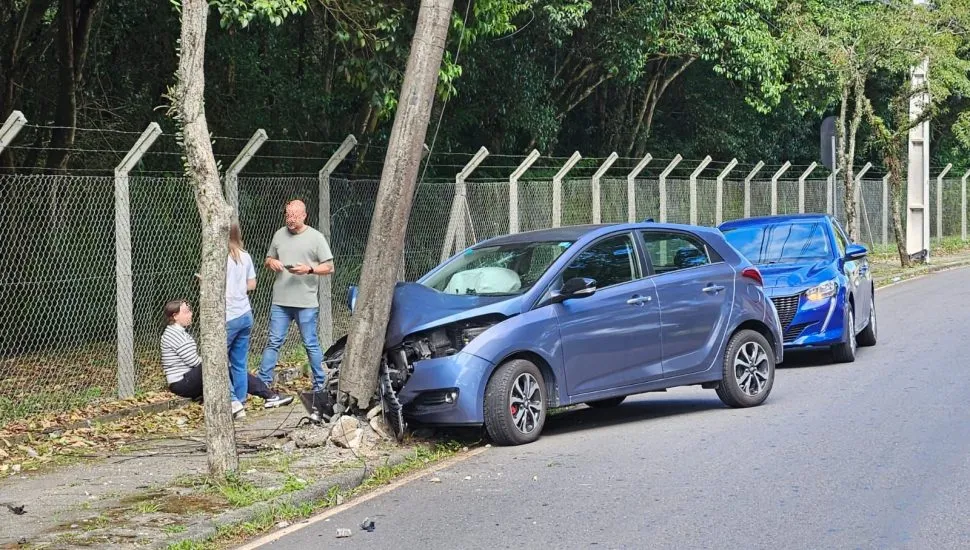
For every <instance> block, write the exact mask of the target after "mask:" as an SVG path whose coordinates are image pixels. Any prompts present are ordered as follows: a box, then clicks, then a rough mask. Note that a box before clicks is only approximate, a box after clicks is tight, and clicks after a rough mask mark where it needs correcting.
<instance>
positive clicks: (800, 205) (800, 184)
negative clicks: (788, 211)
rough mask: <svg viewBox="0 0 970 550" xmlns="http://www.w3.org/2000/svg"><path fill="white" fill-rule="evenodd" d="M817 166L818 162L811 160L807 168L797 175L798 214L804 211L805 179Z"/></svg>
mask: <svg viewBox="0 0 970 550" xmlns="http://www.w3.org/2000/svg"><path fill="white" fill-rule="evenodd" d="M817 166H818V163H817V162H813V163H812V164H810V165H809V166H808V169H807V170H805V171H804V172H802V175H801V176H798V213H799V214H804V213H805V180H807V179H808V176H809V175H811V173H812V172H814V171H815V168H816V167H817Z"/></svg>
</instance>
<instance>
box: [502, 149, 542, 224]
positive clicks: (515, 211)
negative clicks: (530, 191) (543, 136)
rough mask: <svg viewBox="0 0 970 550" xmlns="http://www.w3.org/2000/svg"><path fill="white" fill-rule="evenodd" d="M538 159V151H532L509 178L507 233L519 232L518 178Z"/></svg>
mask: <svg viewBox="0 0 970 550" xmlns="http://www.w3.org/2000/svg"><path fill="white" fill-rule="evenodd" d="M538 158H539V151H536V150H535V149H533V150H532V152H531V153H529V156H527V157H525V160H523V161H522V164H520V165H519V167H518V168H516V169H515V171H514V172H512V175H510V176H509V233H518V232H519V178H521V177H522V174H524V173H525V171H526V170H528V169H529V167H531V166H532V164H533V163H535V161H536V159H538Z"/></svg>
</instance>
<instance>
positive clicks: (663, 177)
mask: <svg viewBox="0 0 970 550" xmlns="http://www.w3.org/2000/svg"><path fill="white" fill-rule="evenodd" d="M682 160H684V157H682V156H680V155H677V156H676V157H674V158H673V160H671V161H670V164H668V165H667V167H666V168H664V171H663V172H661V173H660V178H659V183H658V185H657V193H658V194H659V195H660V216H659V217H660V223H665V222H666V221H667V176H669V175H670V173H671V172H673V171H674V168H677V165H678V164H680V161H682Z"/></svg>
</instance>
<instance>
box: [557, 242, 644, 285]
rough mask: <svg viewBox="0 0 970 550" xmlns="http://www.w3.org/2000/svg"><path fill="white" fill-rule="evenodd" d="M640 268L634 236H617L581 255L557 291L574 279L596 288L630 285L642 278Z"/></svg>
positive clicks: (572, 264) (588, 249) (560, 282)
mask: <svg viewBox="0 0 970 550" xmlns="http://www.w3.org/2000/svg"><path fill="white" fill-rule="evenodd" d="M639 265H640V264H639V262H638V260H637V254H636V249H635V248H634V245H633V239H632V238H631V235H630V234H624V235H617V236H616V237H610V238H608V239H604V240H602V241H599V242H598V243H595V244H593V245H592V246H590V247H589V248H587V249H586V250H583V251H582V252H580V253H579V255H578V256H576V258H575V259H574V260H573V261H572V263H570V264H569V266H568V267H566V269H564V270H563V272H562V274H561V275H560V276H559V278H558V280H557V281H556V287H561V286H562V284H563V283H564V282H565V281H568V280H569V279H572V278H573V277H586V278H589V279H593V280H595V281H596V287H597V288H606V287H608V286H613V285H618V284H622V283H628V282H630V281H634V280H636V279H638V278H639V277H640V267H639Z"/></svg>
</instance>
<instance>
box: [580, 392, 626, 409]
mask: <svg viewBox="0 0 970 550" xmlns="http://www.w3.org/2000/svg"><path fill="white" fill-rule="evenodd" d="M624 399H626V396H622V395H621V396H620V397H611V398H609V399H598V400H596V401H590V402H589V403H586V404H587V405H588V406H590V407H593V408H594V409H610V408H613V407H616V406H618V405H619V404H620V403H622V402H623V400H624Z"/></svg>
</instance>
